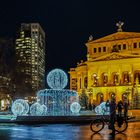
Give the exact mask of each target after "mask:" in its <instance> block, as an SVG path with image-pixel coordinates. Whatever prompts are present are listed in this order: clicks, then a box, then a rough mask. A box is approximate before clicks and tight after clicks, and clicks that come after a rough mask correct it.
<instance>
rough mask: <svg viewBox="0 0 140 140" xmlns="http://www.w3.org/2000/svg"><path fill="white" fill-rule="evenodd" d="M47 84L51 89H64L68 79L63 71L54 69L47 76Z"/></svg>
mask: <svg viewBox="0 0 140 140" xmlns="http://www.w3.org/2000/svg"><path fill="white" fill-rule="evenodd" d="M47 83H48V86H49V87H50V88H52V89H64V88H65V87H66V85H67V83H68V78H67V75H66V73H65V72H64V71H63V70H61V69H54V70H52V71H50V72H49V74H48V75H47Z"/></svg>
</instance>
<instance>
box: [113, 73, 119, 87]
mask: <svg viewBox="0 0 140 140" xmlns="http://www.w3.org/2000/svg"><path fill="white" fill-rule="evenodd" d="M112 76H113V85H119V73H117V72H115V73H113V74H112Z"/></svg>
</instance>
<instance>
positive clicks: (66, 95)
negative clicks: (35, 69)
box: [37, 69, 81, 116]
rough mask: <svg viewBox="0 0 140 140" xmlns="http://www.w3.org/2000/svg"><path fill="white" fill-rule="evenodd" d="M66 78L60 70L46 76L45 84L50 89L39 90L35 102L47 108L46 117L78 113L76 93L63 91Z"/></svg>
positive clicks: (78, 106)
mask: <svg viewBox="0 0 140 140" xmlns="http://www.w3.org/2000/svg"><path fill="white" fill-rule="evenodd" d="M67 82H68V78H67V75H66V73H65V72H64V71H63V70H61V69H54V70H52V71H51V72H49V74H48V76H47V83H48V85H49V87H50V88H51V89H44V90H40V91H39V92H38V93H37V101H38V103H40V104H41V105H43V104H44V105H45V106H47V115H53V116H59V115H71V114H72V113H73V114H76V113H79V111H80V108H81V107H80V105H79V103H78V95H77V93H76V91H72V90H68V89H64V88H65V87H66V85H67Z"/></svg>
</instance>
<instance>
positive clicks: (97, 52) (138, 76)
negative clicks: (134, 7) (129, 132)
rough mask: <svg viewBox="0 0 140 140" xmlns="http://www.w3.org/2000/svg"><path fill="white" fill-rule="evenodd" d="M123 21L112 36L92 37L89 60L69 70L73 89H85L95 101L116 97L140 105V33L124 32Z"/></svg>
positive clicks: (88, 46) (89, 42)
mask: <svg viewBox="0 0 140 140" xmlns="http://www.w3.org/2000/svg"><path fill="white" fill-rule="evenodd" d="M123 24H124V23H122V22H119V23H117V24H116V25H117V27H118V31H117V32H116V33H113V34H111V35H108V36H105V37H102V38H99V39H96V40H94V39H93V37H91V36H90V37H89V40H88V42H87V43H86V46H87V60H86V61H85V62H83V61H81V62H80V63H78V64H77V67H76V68H71V69H70V72H69V73H70V89H74V90H76V91H77V92H78V93H79V95H80V94H81V91H82V90H83V89H85V91H86V93H87V95H88V96H89V101H90V102H91V103H94V104H100V103H101V102H102V101H106V100H108V99H111V98H112V97H116V101H119V100H124V99H125V98H127V100H128V101H129V104H130V106H131V107H134V108H135V107H136V108H140V63H139V62H140V33H135V32H124V31H123V30H122V26H123Z"/></svg>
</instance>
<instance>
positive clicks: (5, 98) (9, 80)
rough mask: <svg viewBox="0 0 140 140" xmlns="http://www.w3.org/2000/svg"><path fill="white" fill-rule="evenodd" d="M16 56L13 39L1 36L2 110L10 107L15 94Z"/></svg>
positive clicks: (0, 107) (0, 97)
mask: <svg viewBox="0 0 140 140" xmlns="http://www.w3.org/2000/svg"><path fill="white" fill-rule="evenodd" d="M9 58H10V59H9ZM14 58H15V53H14V41H13V39H12V38H0V111H1V110H7V109H8V106H9V105H10V103H11V101H12V97H13V96H14V87H15V85H14V82H13V75H14V68H15V66H14Z"/></svg>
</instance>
